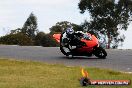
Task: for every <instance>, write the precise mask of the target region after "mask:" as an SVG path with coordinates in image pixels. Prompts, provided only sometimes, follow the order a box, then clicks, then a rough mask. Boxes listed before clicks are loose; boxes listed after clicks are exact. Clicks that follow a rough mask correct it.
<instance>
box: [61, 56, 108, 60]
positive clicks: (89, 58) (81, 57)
mask: <svg viewBox="0 0 132 88" xmlns="http://www.w3.org/2000/svg"><path fill="white" fill-rule="evenodd" d="M59 59H71V60H72V59H73V60H74V59H85V60H86V59H87V60H92V59H93V60H103V59H106V58H97V57H87V56H74V57H72V58H69V57H66V56H61V57H59Z"/></svg>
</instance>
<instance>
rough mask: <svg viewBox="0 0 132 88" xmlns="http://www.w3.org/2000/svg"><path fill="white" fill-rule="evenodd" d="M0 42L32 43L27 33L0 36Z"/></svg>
mask: <svg viewBox="0 0 132 88" xmlns="http://www.w3.org/2000/svg"><path fill="white" fill-rule="evenodd" d="M0 44H8V45H22V46H25V45H26V46H27V45H33V41H32V39H31V38H30V37H28V36H27V35H24V34H23V33H16V34H9V35H5V36H2V37H0Z"/></svg>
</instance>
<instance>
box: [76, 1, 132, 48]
mask: <svg viewBox="0 0 132 88" xmlns="http://www.w3.org/2000/svg"><path fill="white" fill-rule="evenodd" d="M78 6H79V9H80V10H81V13H84V12H85V11H88V12H89V14H90V15H91V20H90V22H86V21H85V23H84V25H83V26H84V28H87V30H88V31H89V30H92V31H96V32H99V33H102V34H104V35H105V36H106V37H107V38H108V48H110V46H111V45H113V47H114V48H117V47H118V44H119V43H120V42H123V41H124V39H125V37H124V35H123V36H121V35H120V32H119V30H127V27H128V25H129V23H130V21H132V1H131V0H118V2H116V1H115V0H80V2H79V4H78ZM112 43H113V44H112Z"/></svg>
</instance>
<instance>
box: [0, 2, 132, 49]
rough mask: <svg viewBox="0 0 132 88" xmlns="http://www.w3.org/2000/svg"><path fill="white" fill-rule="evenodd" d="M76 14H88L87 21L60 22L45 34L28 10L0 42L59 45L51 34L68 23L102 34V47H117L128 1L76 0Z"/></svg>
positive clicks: (128, 16)
mask: <svg viewBox="0 0 132 88" xmlns="http://www.w3.org/2000/svg"><path fill="white" fill-rule="evenodd" d="M78 7H79V10H80V13H82V14H83V13H85V12H87V14H89V15H90V20H89V21H88V20H85V21H84V22H83V23H81V24H80V25H77V24H74V23H71V22H68V21H62V22H57V23H56V24H55V25H54V26H52V27H51V28H49V30H50V33H48V34H46V33H44V32H40V31H39V30H38V29H37V17H36V16H35V15H34V14H33V13H31V14H30V16H29V17H28V18H27V20H26V22H25V23H24V25H23V27H22V28H17V29H15V30H11V33H10V34H8V35H5V36H2V37H0V43H1V44H10V45H12V44H17V45H37V46H44V47H50V46H59V45H58V43H57V42H56V41H55V40H54V39H53V38H52V35H53V34H54V33H60V32H62V31H63V30H65V29H66V28H67V26H68V25H69V24H71V25H72V26H73V29H74V30H75V31H85V32H90V33H94V34H95V35H96V36H97V37H98V38H101V37H100V36H99V35H100V34H101V35H103V36H105V39H106V46H107V47H106V48H117V47H118V46H119V45H120V44H121V43H122V42H124V40H125V36H124V35H121V34H120V31H121V30H127V28H128V25H129V24H130V22H131V21H132V0H80V1H79V3H78Z"/></svg>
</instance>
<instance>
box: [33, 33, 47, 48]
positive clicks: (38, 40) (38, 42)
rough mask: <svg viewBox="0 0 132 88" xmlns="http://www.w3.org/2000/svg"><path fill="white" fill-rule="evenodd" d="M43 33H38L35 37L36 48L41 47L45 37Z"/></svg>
mask: <svg viewBox="0 0 132 88" xmlns="http://www.w3.org/2000/svg"><path fill="white" fill-rule="evenodd" d="M45 35H46V34H45V33H44V32H39V33H38V34H37V35H36V36H35V45H37V46H42V45H43V44H42V40H43V38H44V37H45Z"/></svg>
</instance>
